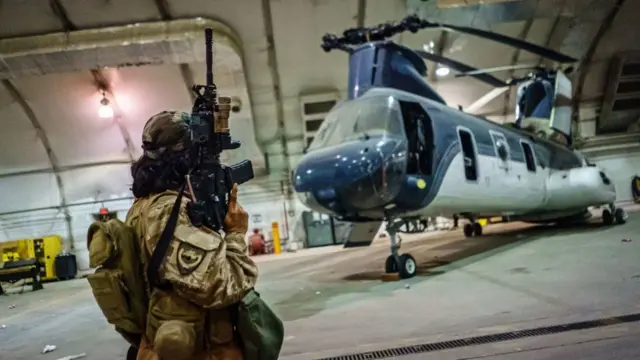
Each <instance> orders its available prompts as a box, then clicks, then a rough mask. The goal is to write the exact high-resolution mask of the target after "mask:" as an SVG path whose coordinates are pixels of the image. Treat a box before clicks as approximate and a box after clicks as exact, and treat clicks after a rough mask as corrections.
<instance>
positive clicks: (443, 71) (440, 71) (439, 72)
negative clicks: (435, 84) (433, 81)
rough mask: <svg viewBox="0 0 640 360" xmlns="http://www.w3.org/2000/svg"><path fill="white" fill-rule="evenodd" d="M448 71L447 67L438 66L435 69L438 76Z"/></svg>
mask: <svg viewBox="0 0 640 360" xmlns="http://www.w3.org/2000/svg"><path fill="white" fill-rule="evenodd" d="M450 72H451V70H449V68H448V67H439V68H437V69H436V75H437V76H440V77H443V76H447V75H449V73H450Z"/></svg>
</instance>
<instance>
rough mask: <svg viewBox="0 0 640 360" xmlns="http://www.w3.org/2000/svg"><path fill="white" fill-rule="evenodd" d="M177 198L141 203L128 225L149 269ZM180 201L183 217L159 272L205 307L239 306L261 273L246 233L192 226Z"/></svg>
mask: <svg viewBox="0 0 640 360" xmlns="http://www.w3.org/2000/svg"><path fill="white" fill-rule="evenodd" d="M177 195H178V193H177V192H175V191H166V192H163V193H160V194H156V195H152V196H150V197H146V198H141V199H137V200H136V201H135V202H134V204H133V206H132V207H131V209H130V210H129V213H128V214H127V220H126V223H127V224H128V225H129V226H131V227H132V228H133V229H134V231H135V233H136V235H137V236H138V238H139V239H141V242H142V244H141V245H142V246H141V248H142V249H143V251H142V253H143V254H142V261H143V265H145V266H146V264H147V263H148V259H149V258H150V257H151V254H152V253H153V250H154V249H155V246H156V243H157V241H158V240H159V239H160V235H161V234H162V231H163V230H164V227H165V225H166V223H167V221H168V220H169V215H170V214H171V209H172V208H173V205H174V203H175V201H176V197H177ZM189 201H190V200H189V199H188V198H186V197H183V199H182V206H181V208H180V215H179V217H178V222H177V225H176V229H175V232H174V238H173V241H172V243H171V244H170V246H169V250H168V251H167V257H166V259H165V261H164V262H163V265H162V266H161V269H160V276H161V278H162V279H163V280H166V281H169V282H170V283H171V284H172V285H173V289H174V290H175V291H176V292H177V293H178V295H180V296H181V297H183V298H185V299H188V300H189V301H191V302H193V303H195V304H196V305H199V306H201V307H203V308H212V309H221V308H225V307H227V306H229V305H231V304H233V303H236V302H238V301H239V300H241V299H242V297H244V295H245V294H246V293H247V292H248V291H249V290H250V289H252V288H253V287H254V286H255V283H256V280H257V278H258V268H257V267H256V265H255V263H254V262H253V260H252V259H251V258H250V257H249V255H248V254H247V251H246V244H245V241H244V234H239V233H230V234H226V236H225V237H224V238H223V237H222V236H221V235H220V234H218V233H216V232H214V231H212V230H210V229H207V228H197V227H195V226H193V225H192V224H191V220H190V219H189V215H188V214H187V210H186V205H187V203H188V202H189Z"/></svg>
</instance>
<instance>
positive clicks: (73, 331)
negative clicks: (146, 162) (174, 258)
mask: <svg viewBox="0 0 640 360" xmlns="http://www.w3.org/2000/svg"><path fill="white" fill-rule="evenodd" d="M638 12H640V2H638V1H634V0H626V1H625V0H484V1H483V0H348V1H338V0H237V1H231V0H181V1H178V0H83V1H79V0H48V1H45V0H39V1H33V0H1V1H0V80H1V81H2V84H1V86H0V123H1V124H2V128H3V130H2V131H1V132H0V148H1V149H2V151H1V152H0V184H1V185H0V191H1V194H2V201H1V202H0V228H1V230H2V231H1V232H0V241H1V242H0V245H2V243H7V242H11V241H15V240H20V239H37V238H43V237H56V238H58V239H59V240H57V241H58V242H59V244H60V251H63V252H70V253H72V254H74V255H75V262H76V267H77V270H78V274H79V275H78V277H79V279H76V280H74V281H70V282H60V283H45V284H44V291H37V292H33V293H30V292H29V291H26V292H24V293H20V294H14V293H11V294H10V295H7V296H0V304H1V305H2V306H1V307H0V323H1V324H3V325H2V328H0V359H7V360H10V359H11V360H13V359H15V360H18V359H33V358H42V359H56V358H58V357H61V356H63V355H71V354H73V353H83V352H86V353H87V358H89V359H114V358H122V359H124V354H125V352H126V346H125V343H124V342H123V341H121V339H119V338H118V337H117V334H116V333H115V332H113V331H112V328H111V327H110V326H109V325H108V324H107V323H106V321H104V320H103V318H102V314H101V313H100V312H99V309H98V308H97V307H96V306H95V303H93V302H92V298H91V293H90V290H89V288H88V286H87V285H86V281H85V280H82V279H80V278H81V274H82V273H83V272H87V271H88V270H89V257H88V250H87V245H86V234H87V229H88V227H89V225H90V224H91V223H92V222H93V221H95V219H96V217H95V216H96V215H97V214H101V213H104V214H102V215H105V214H113V215H114V216H117V217H119V218H121V219H124V217H125V216H126V213H127V211H128V209H129V207H130V206H131V204H132V202H133V197H132V195H131V191H130V187H131V170H130V168H131V164H132V163H133V162H134V161H135V160H136V159H138V158H139V157H140V156H141V145H142V144H141V134H142V128H143V126H144V124H145V122H146V121H147V119H149V118H150V117H151V116H152V115H153V114H155V113H158V112H160V111H162V110H180V111H186V112H190V111H191V106H192V101H193V95H192V93H191V92H190V87H191V86H192V85H193V84H198V83H202V82H203V81H204V79H205V68H204V64H203V62H204V56H205V55H204V46H203V44H204V42H203V30H204V29H205V28H212V29H213V33H214V78H215V82H216V84H217V87H218V89H219V93H220V95H223V96H230V97H232V98H233V104H232V105H234V109H233V110H232V114H231V117H230V120H229V122H230V130H231V134H232V136H233V137H234V138H235V139H237V140H239V141H241V142H242V147H241V148H240V149H237V150H234V151H227V152H224V153H223V161H224V162H226V163H236V162H238V161H241V160H244V159H250V160H251V161H252V163H253V165H254V172H255V175H256V177H255V179H253V180H251V181H250V182H249V183H247V184H244V185H242V186H241V187H240V192H239V201H240V202H241V204H242V206H243V207H244V208H245V209H247V211H248V212H249V214H250V220H249V222H250V224H249V229H250V230H251V229H254V228H258V229H260V230H261V231H262V232H263V234H264V235H265V237H266V238H267V239H268V240H269V239H270V240H273V237H274V236H275V235H274V231H273V229H274V227H275V228H276V229H277V233H278V234H279V238H280V242H281V244H282V252H283V253H282V254H275V255H265V256H263V257H259V258H256V261H257V262H258V264H259V268H260V270H261V276H262V278H261V279H262V280H260V281H259V287H261V288H262V292H263V294H264V296H265V298H266V299H267V300H269V301H272V302H273V303H274V304H275V305H274V306H275V309H276V312H278V313H279V314H281V315H282V318H283V320H284V321H285V329H286V337H285V344H284V348H283V352H282V358H285V359H289V358H290V359H297V358H300V359H312V358H322V357H327V358H328V357H330V356H342V355H345V354H350V353H354V354H355V353H362V352H363V351H373V350H379V349H385V348H389V349H390V348H394V347H397V346H401V345H406V344H409V343H416V344H426V343H432V342H434V341H441V340H442V339H443V338H446V339H455V338H456V337H463V336H471V333H474V334H475V335H477V334H478V333H480V334H490V333H499V332H505V331H507V330H513V329H512V328H514V327H519V326H524V327H525V328H527V327H532V326H533V325H532V324H533V323H535V324H536V326H542V325H541V324H545V326H546V325H552V324H556V323H558V322H560V319H562V321H564V322H569V321H577V320H583V319H588V318H593V317H595V316H596V314H597V315H598V316H599V317H602V316H605V315H606V316H614V315H616V316H618V315H624V314H628V313H630V312H633V311H634V310H633V309H634V308H636V310H635V311H637V305H634V303H633V298H634V296H635V299H637V295H638V292H639V291H640V285H638V280H637V278H638V277H639V276H640V275H637V274H638V270H637V269H634V266H633V261H634V256H635V259H637V255H636V254H637V249H631V250H630V249H629V248H630V247H634V246H637V244H636V243H634V242H632V241H631V240H632V237H633V235H635V234H634V231H635V233H636V234H637V230H638V225H637V222H635V221H633V220H636V218H637V217H636V216H635V215H634V214H630V217H629V219H630V221H629V222H628V223H627V224H625V225H624V226H622V227H619V228H615V229H613V228H612V229H605V230H602V229H591V230H590V231H591V232H586V233H585V232H583V231H582V230H580V231H577V230H576V231H575V232H574V231H573V230H571V231H570V232H569V233H566V232H564V231H565V230H562V231H559V232H558V231H555V230H553V233H551V234H547V233H543V232H540V231H539V230H537V229H528V228H527V229H520V230H518V229H516V228H511V226H512V225H511V224H509V225H505V226H506V227H505V228H504V229H502V228H500V229H502V230H500V229H498V230H493V228H492V229H488V234H489V235H488V236H487V237H486V239H484V238H483V239H482V240H477V241H476V240H467V242H464V241H463V240H460V238H461V236H458V235H459V234H458V233H457V232H451V233H446V235H442V234H441V233H439V232H430V233H429V234H427V235H425V236H427V237H429V238H431V240H429V241H424V242H422V241H418V240H420V239H422V237H421V236H422V235H415V234H413V235H411V236H407V238H408V239H409V240H408V241H409V245H407V246H408V247H413V248H415V249H418V250H414V252H417V253H422V252H424V254H423V255H422V259H421V260H420V261H423V262H424V264H422V265H420V266H421V268H422V267H423V268H425V269H426V268H427V267H429V269H431V268H432V267H434V266H435V267H436V268H437V269H436V270H428V271H427V270H425V275H424V276H418V277H416V278H414V279H411V280H410V281H408V282H406V283H405V284H401V283H381V282H380V281H379V280H378V279H377V278H376V276H377V275H376V269H378V265H379V264H380V263H381V260H378V261H376V262H373V261H372V260H371V259H378V258H380V259H382V258H383V257H384V256H386V253H385V251H386V249H387V244H386V243H385V241H384V238H379V239H378V238H377V239H376V241H374V244H373V245H372V247H371V248H368V249H364V250H361V249H349V250H348V251H347V250H342V247H341V246H339V245H337V244H339V243H340V242H344V238H349V237H350V236H355V235H352V234H351V232H353V229H351V228H350V227H349V226H347V229H345V230H344V231H343V232H339V231H338V229H340V228H341V226H339V225H341V224H339V222H338V221H335V223H334V222H333V220H331V222H332V224H333V225H332V226H331V231H332V232H333V234H332V236H329V238H325V237H324V236H326V235H324V234H320V233H319V232H317V229H315V230H314V229H309V226H305V224H309V223H314V224H316V226H317V224H318V223H320V224H324V223H325V222H326V221H329V220H330V219H329V217H327V216H324V215H321V214H317V213H314V212H312V211H310V210H309V209H308V208H306V207H305V206H304V205H303V203H302V202H301V201H300V200H299V198H298V197H297V195H296V194H295V191H294V189H293V186H292V183H291V174H292V171H293V169H294V168H295V166H296V165H297V164H298V162H299V161H300V159H301V158H302V156H303V155H304V153H305V151H306V148H307V147H308V146H309V144H310V143H311V141H313V138H314V135H315V132H316V131H317V130H318V128H319V126H320V124H321V123H322V121H323V120H324V117H325V116H326V114H327V112H328V111H329V110H330V109H331V108H332V107H333V106H334V105H335V104H337V103H339V102H340V101H342V100H343V99H345V98H346V97H347V79H348V74H347V71H348V66H347V64H348V58H347V55H346V54H344V53H340V52H331V53H325V52H324V51H322V49H321V47H320V41H321V38H322V36H323V35H324V34H325V33H336V34H339V33H342V31H343V30H345V29H347V28H350V27H356V26H358V27H361V26H372V25H375V24H378V23H382V22H386V21H393V20H399V19H401V18H403V17H405V16H407V15H408V14H417V15H419V16H420V17H421V18H425V19H429V20H431V21H435V22H443V23H450V24H455V25H461V26H471V27H475V28H480V29H485V30H491V31H494V32H497V33H501V34H505V35H509V36H512V37H516V38H519V39H523V40H526V41H529V42H532V43H535V44H539V45H542V46H545V47H549V48H553V49H555V50H558V51H560V52H563V53H566V54H568V55H570V56H573V57H575V58H577V59H579V63H578V64H576V68H577V70H576V71H575V72H574V73H573V74H572V75H571V81H572V84H573V102H572V110H573V116H574V121H576V124H577V126H578V129H579V134H580V149H581V151H582V152H583V153H584V154H585V155H586V156H587V157H588V158H589V159H590V161H592V162H593V163H595V164H597V165H598V166H600V167H602V168H603V169H605V170H606V171H607V173H608V174H609V176H610V177H611V179H612V181H613V182H614V184H615V186H616V189H617V203H618V204H619V205H620V206H627V205H632V204H633V203H634V194H633V189H632V179H633V178H634V176H637V175H638V174H640V45H639V44H638V41H637V38H638V35H640V28H638V26H637V24H636V23H635V22H636V18H637V16H636V15H637V14H638ZM394 41H395V42H397V43H400V44H403V45H406V46H408V47H409V48H413V49H420V50H423V51H428V52H432V53H435V54H438V55H444V56H447V57H451V58H454V59H456V60H458V61H461V62H464V63H468V64H470V65H473V66H474V67H477V68H481V69H482V68H492V67H497V66H505V65H517V64H533V65H545V64H548V62H547V60H545V59H543V58H541V57H539V56H536V55H533V54H531V53H528V52H526V51H520V50H517V49H513V48H511V47H507V46H505V45H502V44H498V43H495V42H490V41H487V40H483V39H479V38H476V37H473V36H469V35H465V34H460V33H456V32H450V31H444V30H440V29H428V30H422V31H419V32H417V33H415V34H412V33H404V34H401V35H398V36H396V37H395V38H394ZM426 64H427V67H428V69H429V71H428V74H427V79H428V81H429V82H430V84H432V86H433V87H434V89H436V90H437V91H438V92H439V93H440V94H441V95H442V97H443V98H444V99H445V100H446V101H447V103H448V104H449V105H450V106H453V107H457V106H461V107H462V108H463V109H466V108H472V109H473V114H474V115H478V116H484V117H486V118H488V119H489V120H491V121H495V122H498V123H508V122H512V121H513V119H514V117H515V115H514V112H515V101H514V99H515V96H516V88H515V87H511V88H509V89H508V90H506V91H503V92H501V93H500V94H498V95H497V96H491V99H490V100H489V101H484V104H483V105H482V106H478V103H477V102H478V101H479V99H482V98H483V97H485V96H488V95H487V94H489V93H491V92H492V91H494V90H495V89H494V88H493V87H491V86H489V85H487V84H484V83H482V82H479V81H477V80H475V79H473V78H469V77H463V78H457V77H455V71H453V70H451V69H449V68H447V67H445V66H443V65H440V64H436V63H432V62H429V61H427V62H426ZM525 73H526V70H511V71H504V72H500V73H496V74H495V76H496V77H499V78H502V79H504V80H506V79H509V78H511V77H517V76H523V75H524V74H525ZM485 99H486V98H485ZM474 103H475V104H474ZM342 225H344V224H342ZM492 226H493V225H492ZM495 226H500V225H495ZM314 231H316V232H314ZM501 231H502V232H501ZM376 232H377V229H376V230H375V231H374V232H373V234H369V236H373V235H376ZM493 232H495V234H493ZM336 234H337V235H336ZM358 236H362V235H358ZM365 236H366V235H365ZM623 238H624V239H627V238H629V242H623V243H622V245H621V243H620V239H623ZM604 239H606V240H604ZM470 241H473V242H475V243H471V244H470V243H469V242H470ZM521 243H522V244H523V245H522V246H520V245H519V244H521ZM447 244H449V245H447ZM319 245H336V246H329V247H322V248H318V249H313V250H310V249H305V248H312V247H318V246H319ZM454 253H455V254H454ZM452 254H453V255H452ZM456 254H457V255H456ZM460 254H462V255H460ZM559 254H564V255H563V256H560V255H559ZM598 254H600V255H598ZM602 254H605V255H602ZM52 256H55V254H54V255H52ZM418 257H420V255H418ZM438 257H441V258H446V259H449V260H447V261H446V264H445V263H442V264H440V265H437V264H436V265H437V266H436V265H433V261H436V262H437V259H438ZM434 258H435V259H436V260H433V259H434ZM534 258H544V259H542V260H540V259H538V260H535V259H534ZM310 259H313V261H310ZM470 259H473V260H470ZM3 261H5V260H3ZM420 261H419V262H420ZM518 263H519V264H520V265H516V264H518ZM425 264H428V265H425ZM593 267H599V270H598V271H596V270H594V269H593ZM440 268H442V269H440ZM493 272H495V273H493ZM441 273H442V274H441ZM587 274H588V276H587ZM435 275H441V276H435ZM502 277H507V278H509V279H510V280H504V279H502ZM527 282H530V283H527ZM398 284H400V285H398ZM5 285H6V284H5ZM572 292H573V295H572ZM576 293H579V294H580V295H579V297H580V300H575V299H574V297H575V294H576ZM470 296H473V297H476V300H473V301H472V300H471V297H470ZM574 300H575V301H577V302H574ZM408 309H413V310H412V311H410V310H408ZM461 309H468V310H469V314H467V315H468V316H466V315H465V313H464V311H462V310H461ZM518 312H519V313H518ZM516 313H518V314H516ZM416 314H419V316H417V317H419V318H420V320H421V322H420V324H416V319H415V318H414V317H416ZM525 320H526V321H525ZM96 321H99V322H100V323H99V324H100V325H97V326H93V325H92V324H95V322H96ZM525 322H526V324H527V326H525ZM5 325H6V326H5ZM529 325H531V326H529ZM476 329H481V330H476ZM638 329H640V328H639V327H638V326H637V325H633V324H629V325H628V326H627V327H626V328H625V330H620V329H617V328H615V326H614V327H611V328H609V329H608V330H598V329H596V330H594V331H595V332H588V331H587V330H585V332H584V333H581V335H580V336H581V339H582V340H584V341H585V342H586V343H587V345H570V346H569V345H567V348H569V347H571V349H573V350H572V351H576V352H582V353H583V354H586V353H591V354H596V355H597V354H599V356H600V357H592V358H594V359H596V358H607V357H605V354H607V351H609V350H607V349H609V348H607V347H608V346H616V347H618V348H621V349H622V350H616V351H630V352H629V353H628V354H636V355H637V354H640V348H639V347H638V345H637V344H634V343H632V342H631V341H630V340H629V339H628V338H627V337H626V336H627V335H629V336H630V334H631V333H633V332H635V334H636V335H637V331H638ZM472 330H473V331H472ZM590 331H591V330H590ZM597 331H601V332H602V331H608V332H607V335H606V336H609V337H610V338H615V339H614V340H608V341H609V342H606V343H594V342H592V341H596V340H598V339H601V338H602V337H603V336H604V335H602V333H601V332H597ZM444 333H446V334H449V335H442V336H440V335H438V334H444ZM313 334H322V335H323V337H322V338H321V339H319V338H314V336H313ZM325 335H326V336H325ZM91 336H93V338H92V337H91ZM580 336H578V335H576V337H580ZM427 338H428V340H425V339H427ZM514 341H515V340H514ZM521 341H522V343H518V344H516V345H513V341H507V342H505V343H503V345H500V346H498V347H491V348H490V347H488V346H487V345H479V346H478V347H476V348H475V350H470V349H469V348H464V349H462V348H460V349H453V350H446V351H443V352H442V354H440V355H442V357H438V356H439V355H438V354H436V353H435V352H434V353H433V354H427V353H422V354H418V355H415V354H417V353H413V354H414V355H411V354H412V353H411V352H409V353H407V354H408V355H406V357H407V358H411V357H413V356H415V358H431V356H433V357H434V358H447V359H448V358H451V359H454V358H456V359H457V358H474V357H475V356H481V355H482V356H485V357H489V358H490V359H493V358H495V359H503V358H504V359H507V358H509V359H525V358H526V359H551V358H558V356H563V355H562V354H565V353H562V352H561V351H568V350H566V349H565V350H557V349H556V350H553V349H552V350H549V349H546V350H539V351H538V352H535V351H534V350H531V349H534V348H541V347H546V346H548V347H554V346H555V347H557V348H559V347H561V345H566V344H569V343H571V344H575V343H577V342H578V340H577V339H576V338H574V337H572V336H569V335H562V336H560V335H559V336H557V337H554V338H553V339H552V340H548V341H547V342H546V343H545V344H542V341H543V340H540V339H539V338H532V339H527V340H521ZM53 342H57V343H56V344H57V346H58V347H59V348H58V350H56V351H55V352H52V353H51V354H44V355H39V352H40V351H41V348H42V346H44V345H46V344H50V343H53ZM510 344H511V345H510ZM512 345H513V346H512ZM514 349H520V350H514ZM527 349H528V350H527ZM633 351H635V352H633ZM62 352H65V353H64V354H62ZM67 352H69V353H68V354H67ZM508 352H513V353H520V355H517V354H516V355H513V356H512V357H510V356H511V355H495V354H498V353H504V354H506V353H508ZM532 352H533V353H532ZM390 354H391V353H390ZM527 354H528V355H527ZM354 356H355V355H354ZM363 356H364V355H363ZM371 356H373V355H371ZM376 356H378V357H367V358H384V356H383V355H379V354H378V355H376ZM493 356H495V357H493ZM519 356H521V357H519ZM527 356H529V357H527ZM554 356H556V357H554ZM336 358H340V357H336ZM353 358H354V359H355V358H356V357H353ZM362 358H364V357H362ZM564 358H570V357H564ZM586 358H587V357H581V359H586ZM609 358H610V357H609ZM629 358H632V357H629ZM345 359H346V357H345Z"/></svg>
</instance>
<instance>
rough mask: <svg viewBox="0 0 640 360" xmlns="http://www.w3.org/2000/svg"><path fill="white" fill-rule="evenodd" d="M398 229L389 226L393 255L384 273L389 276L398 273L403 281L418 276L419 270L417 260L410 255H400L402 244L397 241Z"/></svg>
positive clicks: (386, 263)
mask: <svg viewBox="0 0 640 360" xmlns="http://www.w3.org/2000/svg"><path fill="white" fill-rule="evenodd" d="M397 230H398V229H397V228H395V227H394V226H388V227H387V232H388V233H389V242H390V243H391V244H390V250H391V255H389V256H388V257H387V259H386V261H385V263H384V271H385V272H386V273H387V274H391V273H398V275H399V276H400V278H401V279H409V278H412V277H414V276H415V275H416V271H417V269H418V267H417V265H416V260H415V259H414V258H413V256H411V255H409V254H402V255H400V254H399V253H398V250H399V249H400V242H399V241H397Z"/></svg>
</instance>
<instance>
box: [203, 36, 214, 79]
mask: <svg viewBox="0 0 640 360" xmlns="http://www.w3.org/2000/svg"><path fill="white" fill-rule="evenodd" d="M204 42H205V62H206V66H207V86H211V85H213V29H211V28H206V29H204Z"/></svg>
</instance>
